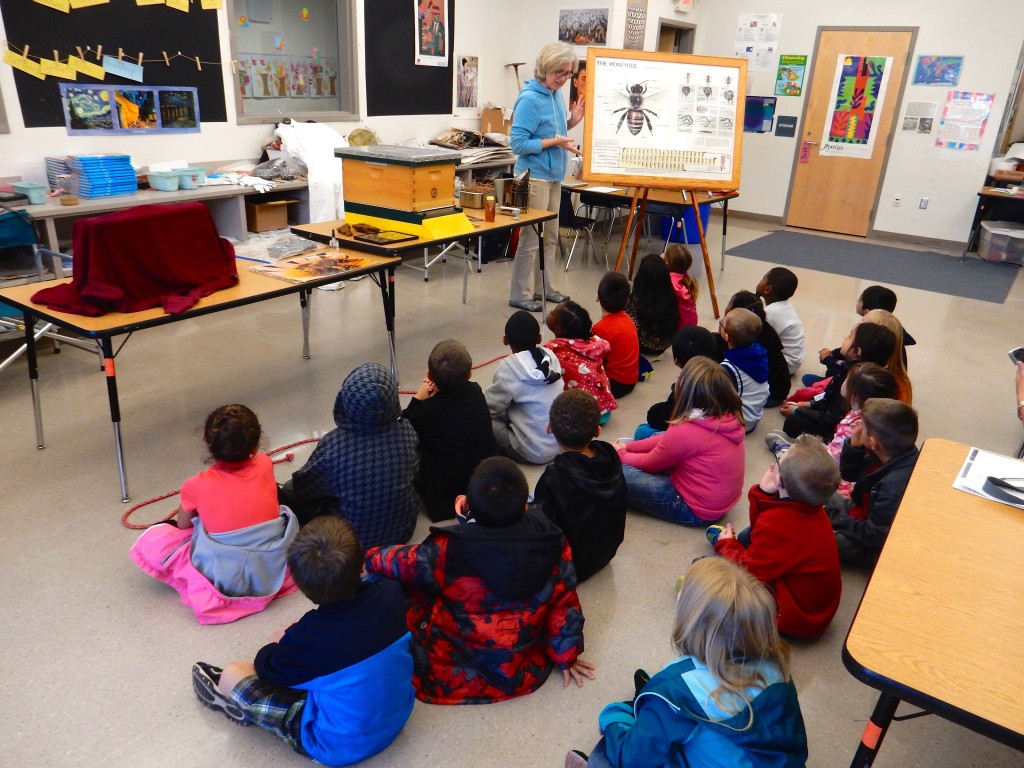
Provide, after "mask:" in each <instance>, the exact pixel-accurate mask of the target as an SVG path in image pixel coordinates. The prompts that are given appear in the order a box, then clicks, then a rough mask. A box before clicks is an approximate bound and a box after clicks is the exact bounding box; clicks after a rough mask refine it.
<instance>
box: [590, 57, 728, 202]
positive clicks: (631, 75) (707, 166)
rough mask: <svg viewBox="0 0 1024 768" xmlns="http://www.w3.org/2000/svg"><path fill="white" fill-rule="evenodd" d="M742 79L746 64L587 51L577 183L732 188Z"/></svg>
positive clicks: (675, 187) (700, 58)
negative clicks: (580, 176) (579, 179)
mask: <svg viewBox="0 0 1024 768" xmlns="http://www.w3.org/2000/svg"><path fill="white" fill-rule="evenodd" d="M746 80H747V60H746V59H726V58H714V57H709V56H685V55H681V54H673V53H650V52H645V51H627V50H605V49H596V48H590V49H589V51H588V54H587V100H586V102H585V107H584V138H583V178H584V179H585V180H586V181H590V182H595V181H596V182H610V183H613V184H617V185H621V186H635V187H654V188H662V189H699V190H736V189H739V186H740V166H741V164H742V163H741V160H742V149H743V106H744V96H745V94H746Z"/></svg>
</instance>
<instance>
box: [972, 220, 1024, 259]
mask: <svg viewBox="0 0 1024 768" xmlns="http://www.w3.org/2000/svg"><path fill="white" fill-rule="evenodd" d="M978 255H979V256H981V258H983V259H986V260H987V261H1005V262H1009V263H1011V264H1017V265H1024V224H1022V223H1020V222H1017V221H983V222H981V240H980V242H979V243H978Z"/></svg>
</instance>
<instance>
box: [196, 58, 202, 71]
mask: <svg viewBox="0 0 1024 768" xmlns="http://www.w3.org/2000/svg"><path fill="white" fill-rule="evenodd" d="M196 69H198V70H199V71H200V72H202V71H203V62H201V61H200V60H199V57H198V56H196Z"/></svg>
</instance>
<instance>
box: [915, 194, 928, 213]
mask: <svg viewBox="0 0 1024 768" xmlns="http://www.w3.org/2000/svg"><path fill="white" fill-rule="evenodd" d="M917 207H918V208H920V209H921V210H922V211H923V210H924V209H925V208H927V207H928V198H927V197H922V198H921V202H919V203H918V204H917Z"/></svg>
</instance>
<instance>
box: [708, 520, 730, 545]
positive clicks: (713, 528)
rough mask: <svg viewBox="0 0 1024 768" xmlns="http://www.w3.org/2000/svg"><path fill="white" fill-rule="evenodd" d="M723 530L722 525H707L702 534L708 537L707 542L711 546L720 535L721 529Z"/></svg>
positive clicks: (716, 541)
mask: <svg viewBox="0 0 1024 768" xmlns="http://www.w3.org/2000/svg"><path fill="white" fill-rule="evenodd" d="M724 530H725V526H724V525H709V526H708V528H707V530H706V531H704V535H705V536H707V537H708V543H709V544H711V546H712V547H713V546H715V544H717V543H718V537H719V536H721V535H722V531H724Z"/></svg>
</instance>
